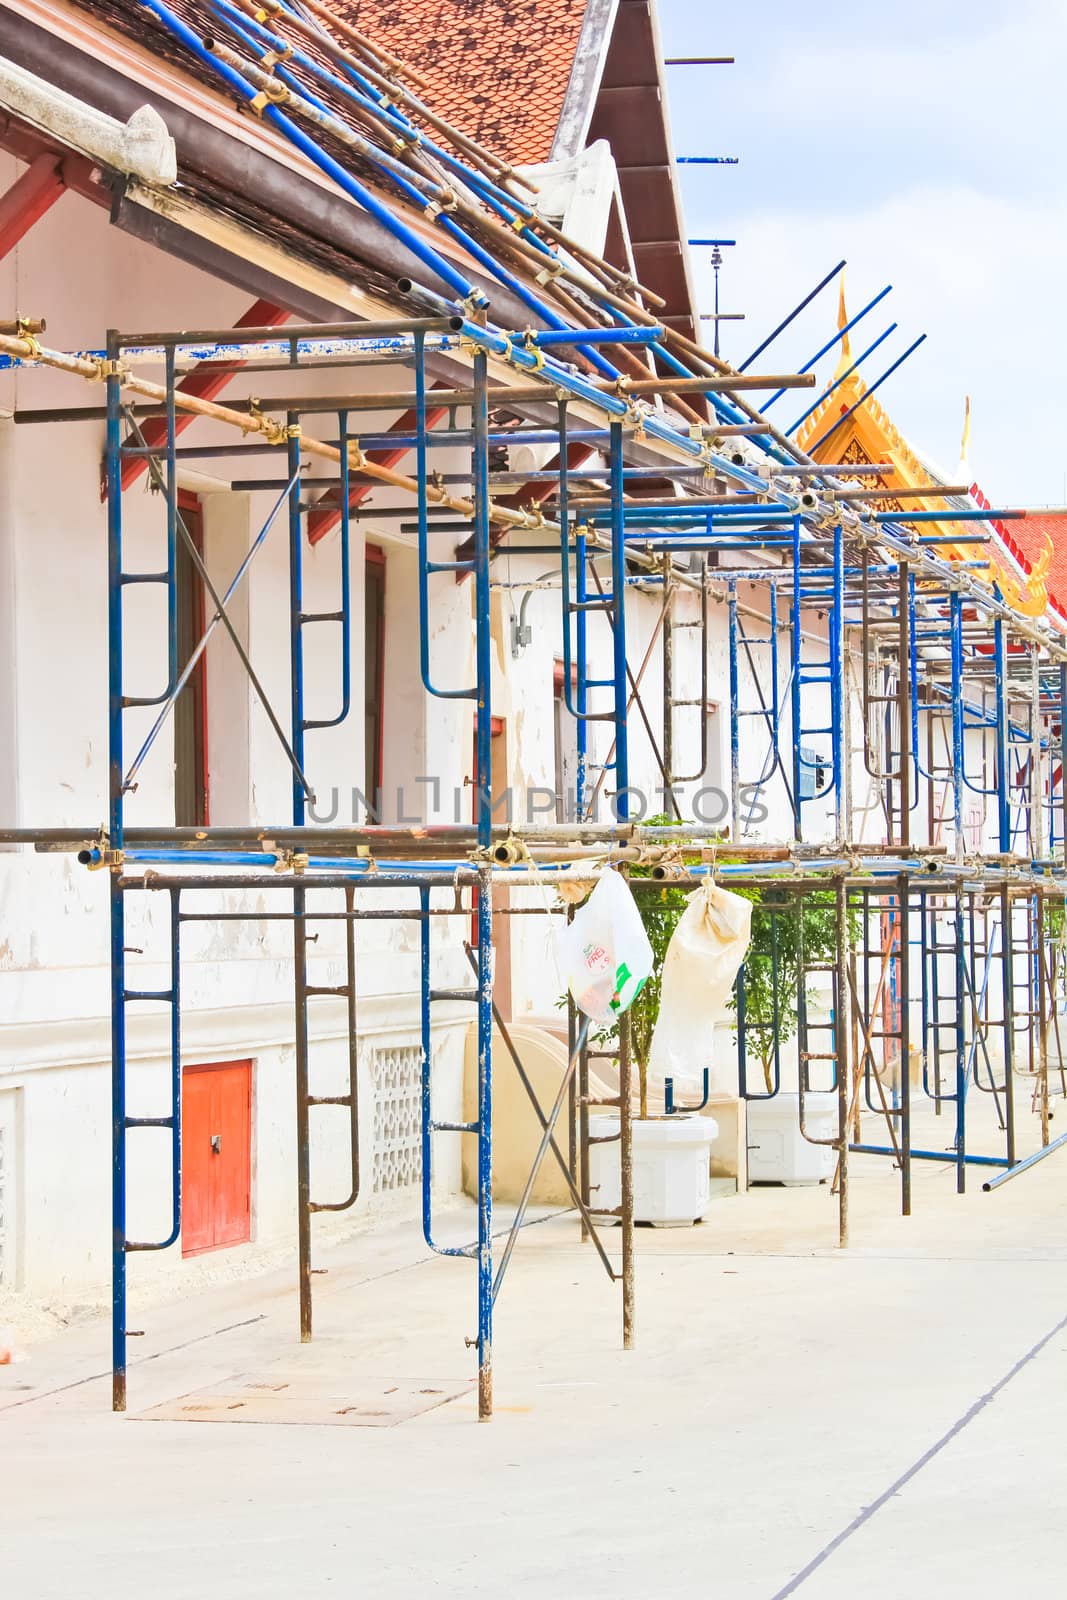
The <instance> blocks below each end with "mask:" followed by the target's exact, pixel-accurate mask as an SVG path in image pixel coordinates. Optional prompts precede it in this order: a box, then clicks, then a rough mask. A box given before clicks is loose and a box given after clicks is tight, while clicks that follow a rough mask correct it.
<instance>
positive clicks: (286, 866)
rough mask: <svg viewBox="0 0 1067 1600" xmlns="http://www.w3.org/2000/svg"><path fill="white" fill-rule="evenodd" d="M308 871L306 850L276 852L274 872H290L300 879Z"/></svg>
mask: <svg viewBox="0 0 1067 1600" xmlns="http://www.w3.org/2000/svg"><path fill="white" fill-rule="evenodd" d="M307 869H308V855H307V851H306V850H281V851H279V852H278V856H277V859H276V861H275V863H274V870H275V872H291V873H293V874H294V875H295V876H296V877H298V878H302V877H303V876H304V873H305V872H306V871H307Z"/></svg>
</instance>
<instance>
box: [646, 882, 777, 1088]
mask: <svg viewBox="0 0 1067 1600" xmlns="http://www.w3.org/2000/svg"><path fill="white" fill-rule="evenodd" d="M751 930H752V902H751V900H746V899H745V898H744V896H743V895H739V894H731V893H730V892H729V890H727V889H722V888H720V887H719V885H718V884H717V883H712V881H711V880H710V878H708V879H705V881H704V883H703V885H702V886H701V888H699V889H697V890H696V891H695V893H693V894H691V895H690V896H689V899H688V903H687V905H686V908H685V910H684V911H683V912H682V915H681V918H680V919H679V922H678V925H677V927H676V928H675V930H674V933H673V934H672V936H671V942H670V944H669V945H668V946H667V954H666V957H665V958H664V962H663V986H662V991H661V995H660V1007H659V1017H658V1018H657V1020H656V1027H655V1032H654V1033H653V1035H652V1048H651V1050H650V1052H649V1061H648V1077H649V1085H650V1087H652V1085H653V1084H654V1085H655V1088H656V1091H657V1093H658V1094H661V1093H662V1087H663V1080H664V1079H665V1078H673V1079H674V1088H675V1094H676V1095H677V1097H678V1099H679V1100H682V1099H688V1098H690V1096H692V1097H694V1098H695V1099H696V1100H699V1099H700V1096H701V1093H702V1091H703V1082H704V1068H705V1067H708V1068H709V1069H710V1072H711V1078H710V1085H711V1092H712V1093H713V1094H726V1093H736V1084H734V1083H732V1082H728V1081H727V1077H726V1073H725V1072H723V1071H719V1072H717V1071H716V1069H717V1067H718V1063H717V1062H716V1060H715V1026H716V1024H717V1023H720V1022H724V1021H725V1020H726V1018H727V1015H728V1011H727V1006H728V1002H729V999H730V992H731V990H732V989H733V983H734V979H735V978H736V976H737V971H738V968H739V967H740V965H741V963H742V961H743V960H744V959H745V951H746V950H747V949H748V945H749V939H750V938H751Z"/></svg>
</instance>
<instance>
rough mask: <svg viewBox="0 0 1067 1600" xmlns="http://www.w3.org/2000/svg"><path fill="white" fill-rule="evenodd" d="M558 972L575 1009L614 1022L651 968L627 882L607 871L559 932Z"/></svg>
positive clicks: (640, 922) (644, 934)
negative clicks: (571, 918)
mask: <svg viewBox="0 0 1067 1600" xmlns="http://www.w3.org/2000/svg"><path fill="white" fill-rule="evenodd" d="M558 949H559V964H560V972H561V973H562V975H563V978H564V981H565V982H566V984H567V987H568V989H569V990H570V992H571V994H572V996H573V997H574V1003H575V1005H576V1006H577V1007H578V1010H579V1011H582V1012H584V1013H585V1015H586V1016H587V1017H592V1019H593V1021H594V1022H612V1021H614V1019H615V1018H616V1017H619V1016H621V1015H622V1013H623V1012H624V1011H626V1010H627V1009H628V1008H629V1006H631V1005H632V1004H633V1002H634V1000H635V999H636V998H637V995H638V994H639V993H640V992H641V989H642V987H643V985H644V984H645V982H646V981H647V979H648V977H649V975H650V974H651V972H652V964H653V955H652V946H651V945H650V944H649V942H648V935H647V934H646V932H645V929H644V924H643V923H642V921H641V913H640V912H639V911H638V909H637V906H636V905H635V903H634V897H633V895H632V894H631V892H630V890H629V888H628V887H627V885H626V882H625V880H624V879H623V878H621V877H620V876H619V874H618V873H617V872H605V873H604V874H603V876H602V877H601V878H600V880H599V882H598V883H597V886H596V888H595V889H594V890H593V892H592V894H591V895H590V896H589V899H588V900H587V901H586V902H585V905H584V906H582V907H581V908H580V909H579V910H578V911H576V912H575V914H574V918H573V920H572V921H571V922H570V923H569V924H568V926H567V927H565V928H564V929H563V930H562V931H561V933H560V935H559V944H558Z"/></svg>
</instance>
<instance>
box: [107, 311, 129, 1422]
mask: <svg viewBox="0 0 1067 1600" xmlns="http://www.w3.org/2000/svg"><path fill="white" fill-rule="evenodd" d="M118 356H119V341H118V335H117V334H116V333H115V332H114V331H113V330H109V331H108V335H107V359H108V363H109V369H108V370H109V373H110V374H111V375H110V376H109V377H108V379H107V585H108V637H107V644H108V831H109V837H110V843H111V848H112V850H117V851H121V849H122V847H123V842H124V836H123V811H124V805H123V796H122V774H123V754H122V731H123V730H122V712H123V692H122V681H123V673H122V599H123V596H122V385H121V382H120V380H119V378H118V377H117V376H115V375H114V371H115V366H114V364H115V363H117V361H118ZM109 886H110V913H111V930H110V932H111V1408H112V1410H113V1411H125V1409H126V911H125V904H124V900H123V891H122V890H121V889H120V888H119V885H118V874H117V873H116V872H115V871H114V870H112V871H111V873H110V874H109Z"/></svg>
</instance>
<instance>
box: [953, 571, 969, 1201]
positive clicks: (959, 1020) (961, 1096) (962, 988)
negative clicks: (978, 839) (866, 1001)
mask: <svg viewBox="0 0 1067 1600" xmlns="http://www.w3.org/2000/svg"><path fill="white" fill-rule="evenodd" d="M953 598H954V599H958V596H956V595H954V596H953ZM957 693H958V691H957ZM952 720H953V725H955V721H956V707H955V706H953V719H952ZM961 843H962V836H961ZM952 926H953V929H954V934H955V947H956V948H955V961H956V1030H955V1033H956V1193H957V1194H963V1193H964V1191H965V1190H966V1187H967V1078H968V1068H967V1024H966V1017H965V1014H964V1004H963V1001H964V995H965V993H966V986H967V964H966V963H967V951H966V945H965V942H964V937H963V890H962V889H961V888H960V886H959V883H958V882H957V885H956V894H955V914H954V917H953V923H952Z"/></svg>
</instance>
